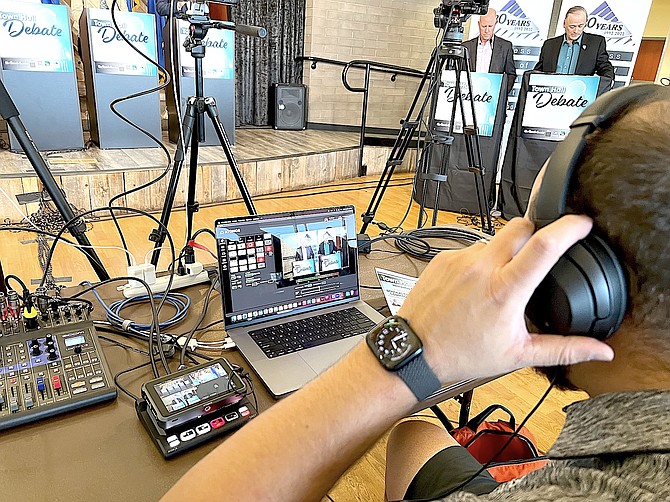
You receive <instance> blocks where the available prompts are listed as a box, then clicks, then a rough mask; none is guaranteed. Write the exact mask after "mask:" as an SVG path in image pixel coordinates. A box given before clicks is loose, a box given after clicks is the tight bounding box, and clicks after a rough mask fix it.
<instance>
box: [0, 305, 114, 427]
mask: <svg viewBox="0 0 670 502" xmlns="http://www.w3.org/2000/svg"><path fill="white" fill-rule="evenodd" d="M12 293H13V292H10V293H9V294H8V296H7V298H4V295H2V294H1V293H0V296H2V297H1V298H0V310H2V312H1V313H0V314H2V315H1V317H2V319H1V320H2V323H1V326H0V430H2V429H7V428H10V427H14V426H17V425H21V424H25V423H28V422H32V421H35V420H39V419H42V418H45V417H48V416H52V415H56V414H59V413H64V412H66V411H71V410H74V409H77V408H82V407H84V406H88V405H91V404H95V403H99V402H102V401H108V400H111V399H114V398H116V387H115V386H114V380H113V378H112V376H111V373H110V371H109V367H108V366H107V362H106V361H105V358H104V355H103V352H102V350H101V347H100V344H99V341H98V337H97V335H96V333H95V328H94V326H93V322H92V321H91V320H90V319H89V317H88V309H87V308H86V305H85V304H80V303H76V304H61V305H58V306H55V307H49V308H44V309H40V311H41V312H42V313H41V315H40V314H38V313H37V311H36V310H33V312H34V314H35V315H30V316H26V314H24V315H23V316H19V315H16V312H14V311H13V310H12V298H11V296H12Z"/></svg>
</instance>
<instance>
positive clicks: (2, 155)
mask: <svg viewBox="0 0 670 502" xmlns="http://www.w3.org/2000/svg"><path fill="white" fill-rule="evenodd" d="M235 137H236V140H235V144H234V145H232V148H231V150H232V153H233V155H234V156H235V159H236V161H237V162H238V163H240V164H242V163H246V162H254V161H258V160H272V159H281V158H286V157H295V156H300V155H309V154H313V153H325V152H332V151H337V150H343V149H348V148H356V147H357V146H358V142H359V135H358V133H351V132H341V131H319V130H313V129H307V130H304V131H277V130H274V129H271V128H261V127H254V128H237V129H236V130H235ZM163 143H164V144H165V145H166V147H167V149H168V151H169V152H170V155H171V156H173V155H174V152H175V150H176V145H175V144H174V143H170V142H169V141H168V139H167V134H166V135H165V137H164V138H163ZM198 153H199V156H198V162H199V164H203V165H208V164H213V165H216V164H222V163H225V162H226V158H225V156H224V154H223V149H222V148H221V147H220V146H219V145H216V146H201V147H200V148H199V150H198ZM45 157H46V158H47V159H48V161H49V165H50V167H51V169H52V171H53V174H54V175H64V174H74V173H80V174H83V173H99V172H101V171H104V172H110V173H111V172H121V171H126V170H129V169H161V168H163V167H164V166H165V165H166V163H167V158H166V157H165V154H164V153H163V151H162V150H161V149H160V148H133V149H115V150H101V149H100V148H98V147H96V146H90V147H88V148H87V149H85V150H81V151H71V152H48V153H46V154H45ZM25 175H34V170H33V167H32V166H31V164H30V162H29V161H28V158H27V157H26V156H25V155H23V154H18V153H14V152H10V151H9V150H4V151H0V177H2V178H4V177H7V178H9V177H20V176H25Z"/></svg>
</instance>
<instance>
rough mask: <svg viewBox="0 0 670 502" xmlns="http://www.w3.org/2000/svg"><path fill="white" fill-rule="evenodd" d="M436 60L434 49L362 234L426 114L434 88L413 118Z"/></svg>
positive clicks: (369, 206) (392, 150) (385, 168)
mask: <svg viewBox="0 0 670 502" xmlns="http://www.w3.org/2000/svg"><path fill="white" fill-rule="evenodd" d="M436 61H437V50H436V49H434V50H433V53H432V54H431V56H430V60H429V61H428V64H427V65H426V70H425V71H424V73H423V77H422V78H421V83H420V84H419V87H418V88H417V91H416V93H415V94H414V99H413V100H412V105H411V106H410V108H409V111H408V112H407V115H406V117H405V120H403V121H401V127H400V131H399V132H398V136H397V137H396V140H395V143H394V144H393V148H392V149H391V154H390V155H389V158H388V160H387V161H386V165H385V166H384V171H383V172H382V174H381V176H380V177H379V182H378V183H377V187H376V188H375V191H374V194H373V195H372V198H371V199H370V204H369V205H368V208H367V210H366V211H365V212H364V213H363V214H362V220H363V225H362V226H361V231H360V234H365V232H366V230H367V229H368V225H369V224H370V223H371V222H372V220H374V218H375V214H376V213H377V209H379V205H380V204H381V202H382V198H383V197H384V193H385V192H386V189H387V188H388V185H389V183H390V182H391V178H392V177H393V172H394V171H395V168H396V166H399V165H400V164H402V161H403V159H404V158H405V154H406V153H407V149H408V148H409V144H410V142H411V141H412V137H413V136H414V133H415V132H416V130H417V128H418V127H419V123H420V122H419V120H420V118H421V117H422V116H423V114H424V111H425V109H426V105H427V104H428V101H429V99H430V98H429V96H430V94H431V92H432V88H429V89H428V91H427V93H426V97H425V99H424V101H423V103H422V105H421V109H420V110H419V112H418V113H417V118H416V119H415V120H412V114H413V113H414V108H416V105H417V103H418V102H419V98H420V97H421V93H422V92H423V87H424V85H425V84H426V81H427V80H428V78H429V77H430V76H431V75H432V74H433V73H434V70H433V65H434V64H435V63H436Z"/></svg>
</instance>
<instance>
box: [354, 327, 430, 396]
mask: <svg viewBox="0 0 670 502" xmlns="http://www.w3.org/2000/svg"><path fill="white" fill-rule="evenodd" d="M366 340H367V343H368V347H370V350H372V353H373V354H374V355H375V357H376V358H377V360H378V361H379V362H380V364H381V365H382V366H383V367H384V368H385V369H386V370H388V371H392V372H393V373H395V374H397V375H398V376H399V377H400V378H401V379H402V380H403V382H405V384H406V385H407V386H408V387H409V388H410V390H411V391H412V392H413V393H414V395H415V396H416V398H417V399H418V400H419V401H423V400H424V399H426V398H427V397H428V396H430V395H431V394H432V393H433V392H435V391H437V390H438V389H439V388H440V381H439V380H438V379H437V377H436V376H435V373H433V370H431V369H430V367H429V366H428V363H427V362H426V358H425V357H423V344H422V343H421V340H420V339H419V337H418V336H417V335H416V333H414V331H413V330H412V328H410V326H409V323H408V322H407V321H406V320H405V319H403V318H402V317H400V316H391V317H388V318H386V319H385V320H384V321H382V322H381V323H379V324H378V325H377V326H375V327H374V328H372V331H370V332H369V333H368V334H367V337H366Z"/></svg>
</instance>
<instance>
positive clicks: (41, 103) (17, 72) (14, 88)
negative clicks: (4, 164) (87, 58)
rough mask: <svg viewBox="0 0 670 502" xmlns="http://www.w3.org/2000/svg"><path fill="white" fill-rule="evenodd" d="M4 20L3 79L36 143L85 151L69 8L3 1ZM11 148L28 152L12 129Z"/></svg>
mask: <svg viewBox="0 0 670 502" xmlns="http://www.w3.org/2000/svg"><path fill="white" fill-rule="evenodd" d="M0 17H1V18H2V20H3V25H2V26H3V29H2V30H0V61H1V65H0V78H1V79H2V81H3V83H4V84H5V87H6V88H7V91H8V92H9V93H10V94H11V96H12V98H13V100H14V103H15V104H16V107H17V108H19V109H20V110H21V115H22V118H23V122H24V123H25V126H26V129H28V130H29V131H30V135H31V137H32V139H33V141H34V143H35V145H36V146H37V148H38V149H39V150H81V149H83V148H84V134H83V130H82V124H81V110H80V108H79V92H78V90H77V75H76V73H75V70H74V56H73V53H72V36H71V33H70V12H69V9H68V7H67V6H65V5H49V4H40V3H27V2H9V1H4V0H2V1H0ZM33 26H35V27H37V28H39V29H40V33H35V29H33ZM29 27H30V28H31V29H28V28H29ZM36 35H38V36H36ZM9 147H10V149H11V150H12V151H15V152H18V151H23V149H22V146H21V144H20V142H19V141H18V140H17V138H16V136H15V135H14V133H13V132H12V131H11V130H10V131H9Z"/></svg>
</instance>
